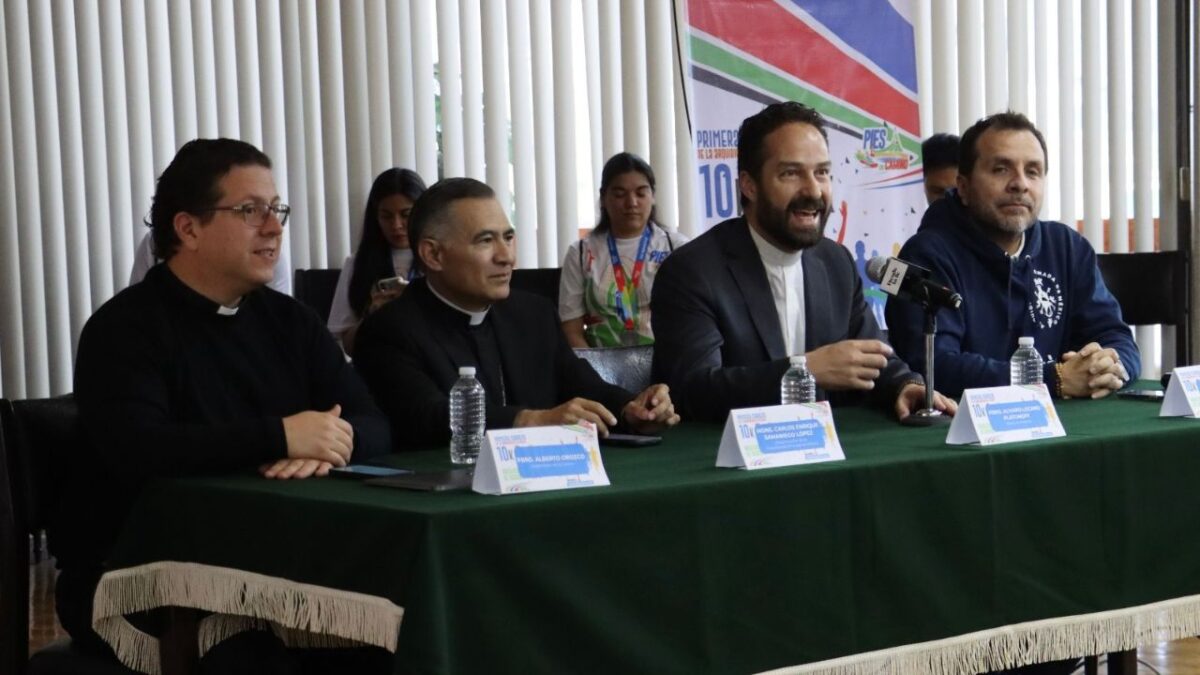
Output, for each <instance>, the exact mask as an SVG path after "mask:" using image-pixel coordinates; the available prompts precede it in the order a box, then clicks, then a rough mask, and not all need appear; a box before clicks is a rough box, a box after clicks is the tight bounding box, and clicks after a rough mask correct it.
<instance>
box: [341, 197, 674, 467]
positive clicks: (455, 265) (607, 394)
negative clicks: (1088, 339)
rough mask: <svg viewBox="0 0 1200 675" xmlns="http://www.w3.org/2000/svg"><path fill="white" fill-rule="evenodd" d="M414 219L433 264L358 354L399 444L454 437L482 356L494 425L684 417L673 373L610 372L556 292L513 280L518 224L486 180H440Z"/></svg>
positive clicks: (419, 249)
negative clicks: (666, 379) (643, 376)
mask: <svg viewBox="0 0 1200 675" xmlns="http://www.w3.org/2000/svg"><path fill="white" fill-rule="evenodd" d="M408 227H409V235H408V236H409V240H410V241H411V242H412V246H413V247H414V253H415V256H414V262H415V264H417V265H419V269H420V270H421V271H422V272H423V273H424V275H425V276H424V278H422V279H416V280H414V281H413V282H412V283H411V284H410V285H409V287H408V289H407V290H406V291H405V292H404V294H403V295H401V296H400V298H399V299H397V300H393V301H392V302H390V303H388V304H387V305H385V306H384V307H383V308H382V309H380V310H379V311H377V312H375V313H374V314H372V315H370V316H369V317H368V318H367V320H366V321H364V322H363V324H362V327H361V328H360V330H359V334H358V340H357V343H358V344H357V347H356V350H355V355H354V360H355V364H356V366H357V367H358V369H359V372H361V373H362V375H363V377H364V379H366V381H367V383H368V384H369V385H370V387H371V390H372V392H373V393H374V394H375V399H376V401H378V402H379V405H380V407H381V408H383V410H384V412H385V413H386V414H387V416H388V418H389V419H391V421H392V430H393V433H394V434H395V435H396V441H397V444H398V446H399V447H401V448H404V447H412V446H421V445H428V444H431V443H438V442H443V441H445V440H446V439H447V438H448V437H449V435H450V423H449V420H450V410H449V393H450V388H451V387H452V386H453V385H454V382H455V381H456V380H457V378H458V368H459V367H461V366H475V367H476V377H477V378H478V379H479V381H480V382H481V383H482V384H483V388H484V390H485V391H486V395H487V404H486V409H487V413H486V414H487V428H489V429H499V428H506V427H514V426H515V427H521V426H543V425H551V424H576V423H578V422H580V421H581V420H587V421H589V422H592V423H594V424H595V425H596V426H597V427H598V428H599V430H600V432H601V434H604V433H607V431H608V430H609V429H612V428H622V429H628V430H630V431H635V432H654V431H657V430H660V429H663V428H665V427H669V426H673V425H675V424H676V423H678V422H679V415H677V414H675V409H674V405H673V403H672V401H671V395H670V393H669V391H668V389H667V387H666V386H665V385H661V384H656V385H652V386H650V387H649V388H647V389H646V390H645V391H642V392H640V393H637V394H635V393H633V392H629V391H626V390H625V389H622V388H621V387H618V386H615V385H612V384H608V383H607V382H605V381H604V380H602V379H601V378H600V376H599V375H597V374H596V371H595V370H593V369H592V367H591V365H589V364H588V362H587V361H584V360H583V359H581V358H579V357H578V356H576V355H575V353H574V352H573V351H572V350H571V348H570V346H569V345H568V344H567V341H566V338H565V337H564V336H563V333H562V331H561V330H560V329H559V322H558V318H557V316H556V314H555V310H554V306H553V305H552V304H550V303H549V302H548V301H546V300H544V299H542V298H539V297H537V296H534V295H530V294H527V293H524V292H521V291H513V290H511V289H510V288H509V282H510V281H511V279H512V270H513V266H514V264H515V263H516V249H515V244H514V236H515V231H514V230H513V227H512V225H511V224H509V222H508V217H507V216H506V215H505V214H504V209H503V208H501V206H500V202H498V201H497V200H496V197H495V193H494V192H493V191H492V189H491V188H489V187H488V186H487V185H484V184H483V183H481V182H479V181H477V180H474V179H471V178H448V179H446V180H443V181H441V182H439V183H437V184H435V185H434V186H432V187H430V188H429V189H428V190H426V191H425V193H424V194H422V195H421V196H420V198H418V199H417V202H416V203H415V204H414V205H413V209H412V213H411V214H410V216H409V225H408Z"/></svg>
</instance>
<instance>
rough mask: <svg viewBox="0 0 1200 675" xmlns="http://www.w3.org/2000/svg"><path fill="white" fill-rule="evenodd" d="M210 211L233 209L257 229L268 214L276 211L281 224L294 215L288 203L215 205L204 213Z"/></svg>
mask: <svg viewBox="0 0 1200 675" xmlns="http://www.w3.org/2000/svg"><path fill="white" fill-rule="evenodd" d="M209 211H231V212H233V213H237V214H239V215H241V217H242V220H243V221H245V223H246V224H247V225H249V226H250V227H253V228H255V229H258V228H261V227H262V226H263V225H265V224H266V222H267V214H268V213H274V214H275V218H276V219H277V220H279V226H280V227H283V226H284V225H287V219H288V216H290V215H292V207H290V206H288V205H287V204H274V205H268V204H255V203H253V202H251V203H249V204H240V205H238V206H214V207H212V208H210V209H204V211H203V212H202V213H208V212H209Z"/></svg>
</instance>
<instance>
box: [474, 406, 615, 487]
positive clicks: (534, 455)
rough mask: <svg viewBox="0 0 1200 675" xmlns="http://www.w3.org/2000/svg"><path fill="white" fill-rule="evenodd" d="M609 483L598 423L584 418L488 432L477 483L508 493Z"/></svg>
mask: <svg viewBox="0 0 1200 675" xmlns="http://www.w3.org/2000/svg"><path fill="white" fill-rule="evenodd" d="M608 484H609V483H608V474H607V473H605V472H604V463H603V462H602V461H601V459H600V442H599V441H598V440H597V438H596V427H595V426H594V425H591V424H587V423H583V424H579V425H572V426H560V427H527V428H523V429H500V430H497V431H489V432H487V435H486V436H485V437H484V439H483V447H481V448H480V449H479V459H478V460H476V463H475V478H474V479H473V480H472V482H471V489H472V490H474V491H475V492H480V493H482V494H485V495H503V494H513V493H516V492H540V491H543V490H565V489H568V488H581V487H595V486H599V485H608Z"/></svg>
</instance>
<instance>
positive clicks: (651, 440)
mask: <svg viewBox="0 0 1200 675" xmlns="http://www.w3.org/2000/svg"><path fill="white" fill-rule="evenodd" d="M659 443H662V436H641V435H638V434H609V435H607V436H604V437H602V438H601V439H600V445H611V446H613V447H617V448H643V447H646V446H647V445H658V444H659Z"/></svg>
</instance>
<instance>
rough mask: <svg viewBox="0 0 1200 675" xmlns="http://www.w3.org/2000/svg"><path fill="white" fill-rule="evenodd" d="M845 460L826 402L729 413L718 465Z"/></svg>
mask: <svg viewBox="0 0 1200 675" xmlns="http://www.w3.org/2000/svg"><path fill="white" fill-rule="evenodd" d="M839 459H846V455H845V454H844V453H843V452H842V444H841V442H840V441H838V437H837V431H836V430H835V429H834V427H833V412H832V411H831V410H830V409H829V403H827V402H825V401H821V402H819V403H802V404H792V405H776V406H767V407H765V408H742V409H740V410H730V411H729V418H728V419H727V420H726V421H725V433H724V434H722V435H721V447H720V449H719V450H718V451H717V466H721V467H733V468H738V469H767V468H770V467H775V466H793V465H796V464H815V463H817V462H832V461H835V460H839Z"/></svg>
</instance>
